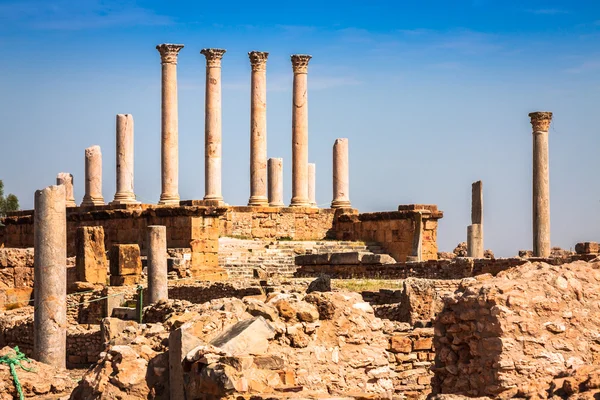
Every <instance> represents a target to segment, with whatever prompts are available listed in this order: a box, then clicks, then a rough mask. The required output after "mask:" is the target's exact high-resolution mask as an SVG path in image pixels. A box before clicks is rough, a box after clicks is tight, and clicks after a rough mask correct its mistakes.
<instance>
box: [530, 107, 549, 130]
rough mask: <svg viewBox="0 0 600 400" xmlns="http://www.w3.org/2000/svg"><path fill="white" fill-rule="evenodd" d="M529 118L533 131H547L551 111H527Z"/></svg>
mask: <svg viewBox="0 0 600 400" xmlns="http://www.w3.org/2000/svg"><path fill="white" fill-rule="evenodd" d="M529 118H531V126H532V127H533V131H534V132H548V129H549V128H550V122H551V121H552V113H551V112H550V111H536V112H532V113H529Z"/></svg>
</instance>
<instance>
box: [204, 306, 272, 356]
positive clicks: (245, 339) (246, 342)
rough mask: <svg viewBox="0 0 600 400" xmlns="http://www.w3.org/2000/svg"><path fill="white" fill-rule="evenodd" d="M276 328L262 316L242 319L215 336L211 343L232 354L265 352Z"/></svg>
mask: <svg viewBox="0 0 600 400" xmlns="http://www.w3.org/2000/svg"><path fill="white" fill-rule="evenodd" d="M274 336H275V329H274V328H273V327H272V326H271V325H270V324H269V323H268V322H267V321H266V320H265V319H264V318H263V317H261V316H258V317H254V318H251V319H247V320H245V321H240V322H238V323H237V324H235V325H233V326H231V327H230V328H229V329H228V330H227V331H225V332H223V333H222V334H220V335H219V336H217V337H216V338H214V339H213V340H212V341H211V342H210V344H211V345H213V346H215V347H219V348H221V349H223V350H225V351H227V352H228V353H231V354H232V355H234V356H236V355H240V354H264V353H266V351H267V349H268V347H269V339H272V338H273V337H274Z"/></svg>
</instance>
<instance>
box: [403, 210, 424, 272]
mask: <svg viewBox="0 0 600 400" xmlns="http://www.w3.org/2000/svg"><path fill="white" fill-rule="evenodd" d="M414 217H415V221H414V223H415V232H414V235H413V242H412V250H411V256H410V257H408V259H407V261H423V213H422V211H416V212H415V214H414Z"/></svg>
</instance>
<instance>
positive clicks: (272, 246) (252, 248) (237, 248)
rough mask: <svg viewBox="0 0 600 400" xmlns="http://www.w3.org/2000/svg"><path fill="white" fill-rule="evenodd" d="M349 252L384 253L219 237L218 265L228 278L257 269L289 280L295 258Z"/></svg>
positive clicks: (363, 247) (363, 246)
mask: <svg viewBox="0 0 600 400" xmlns="http://www.w3.org/2000/svg"><path fill="white" fill-rule="evenodd" d="M348 252H366V253H373V254H385V251H383V249H382V248H381V246H379V245H377V244H373V243H364V242H350V241H335V240H322V241H291V240H290V241H288V240H285V241H274V240H245V239H235V238H229V237H222V238H219V266H221V267H223V268H225V269H226V270H227V272H228V274H229V277H230V278H252V277H253V275H254V274H253V272H254V269H256V268H260V269H263V270H265V271H266V272H267V273H268V274H274V275H279V276H288V277H289V276H292V275H293V274H294V272H296V268H297V266H296V263H295V258H296V256H299V255H307V254H327V253H348Z"/></svg>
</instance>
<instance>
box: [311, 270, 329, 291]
mask: <svg viewBox="0 0 600 400" xmlns="http://www.w3.org/2000/svg"><path fill="white" fill-rule="evenodd" d="M312 292H331V278H330V277H329V275H325V274H321V275H320V276H319V277H318V278H317V279H315V280H314V281H312V282H311V283H310V285H308V289H306V293H312Z"/></svg>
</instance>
